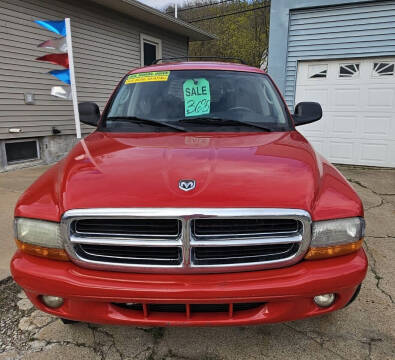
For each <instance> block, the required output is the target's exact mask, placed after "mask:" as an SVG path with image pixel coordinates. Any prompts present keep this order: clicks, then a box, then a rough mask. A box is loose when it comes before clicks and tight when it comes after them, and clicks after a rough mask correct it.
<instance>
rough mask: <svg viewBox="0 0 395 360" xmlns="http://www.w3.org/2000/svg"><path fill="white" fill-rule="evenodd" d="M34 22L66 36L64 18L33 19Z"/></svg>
mask: <svg viewBox="0 0 395 360" xmlns="http://www.w3.org/2000/svg"><path fill="white" fill-rule="evenodd" d="M34 22H35V23H36V24H38V25H41V26H42V27H44V28H46V29H47V30H49V31H52V32H54V33H56V34H58V35H62V36H66V22H65V21H64V20H55V21H51V20H35V21H34Z"/></svg>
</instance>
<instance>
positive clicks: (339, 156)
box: [295, 58, 395, 167]
mask: <svg viewBox="0 0 395 360" xmlns="http://www.w3.org/2000/svg"><path fill="white" fill-rule="evenodd" d="M394 66H395V58H386V59H356V60H336V61H333V60H332V61H319V62H299V64H298V73H297V81H296V94H295V104H297V103H298V102H301V101H317V102H319V103H320V104H321V106H322V109H323V118H322V119H321V120H320V121H318V122H316V123H313V124H309V125H304V126H300V127H299V128H298V131H300V132H301V133H302V134H303V135H304V136H305V137H306V138H307V139H308V140H309V141H310V143H311V144H312V145H313V146H314V148H315V149H316V150H317V151H318V152H320V153H321V154H322V155H324V156H325V157H326V158H327V159H328V160H329V161H331V162H333V163H340V164H355V165H371V166H387V167H395V74H394Z"/></svg>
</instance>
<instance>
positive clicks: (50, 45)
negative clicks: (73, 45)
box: [37, 37, 67, 53]
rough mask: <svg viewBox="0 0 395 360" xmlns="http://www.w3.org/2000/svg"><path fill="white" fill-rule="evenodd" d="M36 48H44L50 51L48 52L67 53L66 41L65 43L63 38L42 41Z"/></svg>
mask: <svg viewBox="0 0 395 360" xmlns="http://www.w3.org/2000/svg"><path fill="white" fill-rule="evenodd" d="M37 47H39V48H44V49H50V50H56V51H60V52H62V53H66V52H67V41H66V38H65V37H61V38H55V39H50V40H47V41H44V42H43V43H41V44H40V45H38V46H37Z"/></svg>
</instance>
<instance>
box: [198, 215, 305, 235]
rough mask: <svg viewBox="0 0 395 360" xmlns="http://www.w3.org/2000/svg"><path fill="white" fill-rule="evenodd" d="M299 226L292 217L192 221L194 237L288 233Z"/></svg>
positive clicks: (294, 230) (296, 229)
mask: <svg viewBox="0 0 395 360" xmlns="http://www.w3.org/2000/svg"><path fill="white" fill-rule="evenodd" d="M299 226H300V223H299V222H298V221H297V220H293V219H196V220H193V222H192V229H193V232H194V235H195V236H196V237H209V236H210V237H212V236H229V235H230V236H251V235H257V236H259V235H262V234H273V233H274V234H280V233H284V234H288V233H293V232H297V231H298V230H299Z"/></svg>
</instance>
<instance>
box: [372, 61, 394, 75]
mask: <svg viewBox="0 0 395 360" xmlns="http://www.w3.org/2000/svg"><path fill="white" fill-rule="evenodd" d="M393 75H394V63H389V62H377V63H374V64H373V77H384V76H393Z"/></svg>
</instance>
